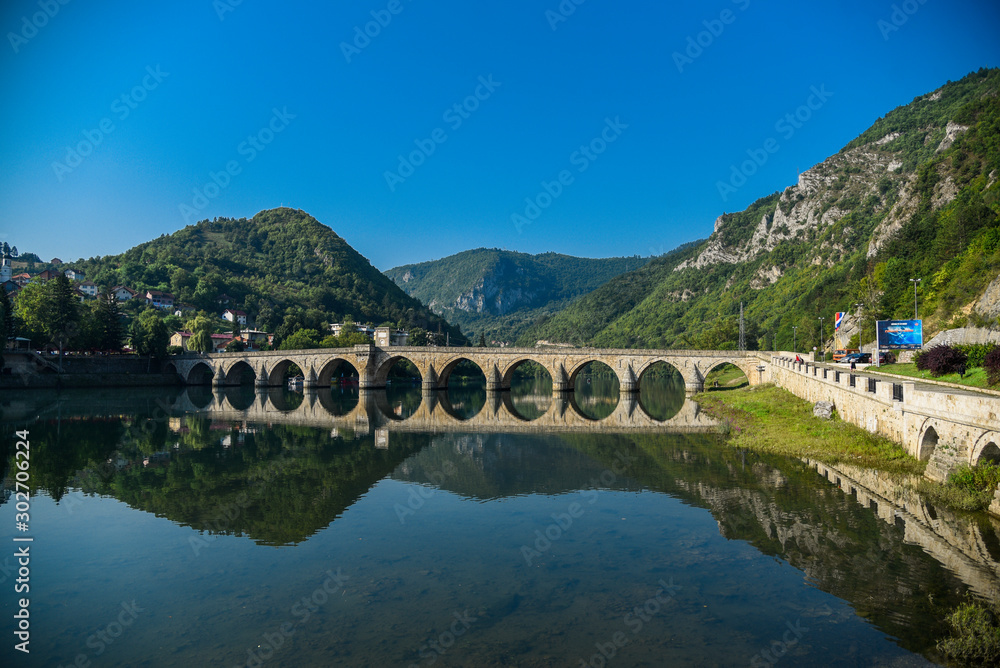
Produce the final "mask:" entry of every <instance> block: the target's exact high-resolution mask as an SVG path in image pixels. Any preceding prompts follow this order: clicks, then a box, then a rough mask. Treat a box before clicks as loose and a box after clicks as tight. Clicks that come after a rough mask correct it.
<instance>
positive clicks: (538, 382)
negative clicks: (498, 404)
mask: <svg viewBox="0 0 1000 668" xmlns="http://www.w3.org/2000/svg"><path fill="white" fill-rule="evenodd" d="M526 366H528V365H527V364H523V365H521V366H520V367H518V369H517V370H515V372H514V374H513V376H512V378H511V381H510V407H511V409H512V410H513V411H514V413H516V414H517V415H518V416H520V417H522V418H524V419H525V420H537V419H538V418H540V417H541V416H543V415H545V412H546V411H548V410H549V408H550V407H551V406H552V377H551V376H549V374H548V372H547V371H545V369H544V368H542V367H541V366H540V365H537V364H536V365H534V366H535V367H537V369H526V370H524V371H523V372H522V369H524V367H526ZM529 371H531V373H529ZM519 372H521V373H519Z"/></svg>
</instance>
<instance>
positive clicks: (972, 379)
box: [865, 363, 1000, 390]
mask: <svg viewBox="0 0 1000 668" xmlns="http://www.w3.org/2000/svg"><path fill="white" fill-rule="evenodd" d="M865 372H866V373H868V372H871V373H879V372H883V373H891V374H894V375H897V376H906V377H908V378H915V379H919V380H939V381H942V382H945V383H955V384H956V385H967V386H968V387H982V388H987V389H994V390H996V389H1000V388H998V387H997V386H996V385H994V386H992V387H991V386H990V385H989V383H987V382H986V369H984V368H982V367H975V368H972V369H969V370H968V371H967V372H966V373H965V375H964V376H960V375H959V374H957V373H949V374H945V375H943V376H932V375H931V372H930V371H920V370H919V369H917V365H916V364H913V363H910V364H883V365H882V367H881V368H876V367H874V366H870V367H868V368H866V369H865Z"/></svg>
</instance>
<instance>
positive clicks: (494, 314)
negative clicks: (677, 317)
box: [385, 248, 648, 341]
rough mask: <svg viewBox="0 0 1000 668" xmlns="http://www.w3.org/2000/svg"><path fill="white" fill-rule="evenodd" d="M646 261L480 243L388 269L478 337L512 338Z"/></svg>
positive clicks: (410, 291) (394, 277)
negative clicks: (531, 252)
mask: <svg viewBox="0 0 1000 668" xmlns="http://www.w3.org/2000/svg"><path fill="white" fill-rule="evenodd" d="M646 262H648V258H641V257H638V256H636V257H619V258H604V259H590V258H579V257H571V256H569V255H560V254H558V253H543V254H541V255H529V254H527V253H516V252H512V251H505V250H500V249H496V248H492V249H490V248H479V249H475V250H470V251H464V252H462V253H457V254H455V255H452V256H449V257H446V258H443V259H440V260H433V261H430V262H422V263H420V264H411V265H405V266H402V267H396V268H394V269H390V270H388V271H387V272H385V273H386V275H387V276H389V277H390V278H391V279H392V280H394V281H395V282H396V284H397V285H399V286H400V287H401V288H403V289H404V290H405V291H406V292H407V294H409V295H411V296H413V297H416V298H418V299H419V300H420V301H421V302H423V303H424V304H426V305H427V306H428V307H429V308H430V309H432V310H433V311H434V312H435V313H437V314H439V315H442V316H444V317H446V318H447V319H448V320H449V321H450V322H453V323H455V324H458V325H460V326H461V327H462V329H463V330H464V331H466V332H471V333H473V334H474V335H475V336H474V338H478V336H479V335H480V334H483V335H485V337H486V339H487V340H490V341H493V340H500V341H513V340H515V339H516V338H517V337H518V335H519V334H520V333H521V331H522V330H523V329H524V328H525V327H527V326H528V325H530V324H531V323H533V322H536V321H537V320H538V319H539V318H544V317H547V316H550V315H552V314H553V313H556V312H558V311H559V310H561V309H562V308H564V307H565V306H566V305H567V304H568V303H569V302H570V301H571V300H572V299H574V298H575V297H578V296H580V295H584V294H586V293H588V292H590V291H592V290H594V289H595V288H597V287H598V286H600V285H602V284H604V283H606V282H607V281H609V280H610V279H612V278H614V277H615V276H618V275H620V274H622V273H625V272H627V271H630V270H635V269H638V268H639V267H642V266H643V265H644V264H646Z"/></svg>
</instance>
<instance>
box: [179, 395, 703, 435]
mask: <svg viewBox="0 0 1000 668" xmlns="http://www.w3.org/2000/svg"><path fill="white" fill-rule="evenodd" d="M199 394H200V395H201V396H200V397H199ZM485 394H486V403H485V404H484V405H483V407H482V409H480V410H479V412H478V413H477V414H476V415H474V416H472V417H470V418H468V419H462V418H461V417H459V416H458V412H457V411H456V409H455V407H453V406H452V405H451V403H450V400H449V398H448V393H447V392H446V391H435V392H422V393H421V395H420V397H421V401H420V406H419V407H418V408H417V409H416V410H415V411H414V412H413V413H412V414H410V415H408V416H404V415H399V414H397V410H396V409H394V408H393V406H392V405H391V404H390V401H389V397H388V395H387V394H386V392H385V391H384V390H362V391H360V392H358V402H357V405H356V406H354V407H353V408H352V409H350V410H347V411H346V412H345V409H344V408H343V407H342V406H338V405H337V404H338V403H339V400H335V398H334V396H333V394H332V393H331V390H329V389H320V390H313V389H308V388H307V389H306V390H305V392H304V393H303V395H302V401H301V403H300V404H299V405H298V406H291V405H289V404H288V402H287V395H286V393H285V392H284V390H283V389H282V388H258V390H257V391H256V392H255V393H254V394H253V396H252V399H251V400H250V401H244V400H241V399H243V397H242V396H240V392H238V391H230V392H227V391H226V389H225V388H216V391H215V392H213V393H209V392H207V391H202V392H199V391H198V389H197V388H189V389H188V390H187V391H186V392H184V393H183V394H181V395H180V397H178V398H177V399H176V401H175V402H174V403H173V404H172V406H171V409H172V410H175V411H180V412H185V413H192V412H197V413H205V414H207V415H209V416H210V417H218V418H221V419H233V420H246V421H251V422H274V421H277V422H281V423H282V424H298V425H303V426H311V427H324V428H331V427H333V428H337V429H350V430H353V431H355V432H360V433H369V432H370V431H371V430H372V429H386V430H390V431H414V432H417V431H419V432H444V431H454V432H468V431H475V432H490V433H496V432H513V433H523V432H576V431H579V432H601V431H607V432H628V431H659V432H672V433H697V432H711V431H714V430H715V429H716V428H717V423H716V422H715V421H714V420H712V419H711V418H709V417H708V416H706V415H703V414H702V413H701V410H700V407H699V405H698V404H697V403H695V402H693V401H690V400H686V401H685V402H684V404H683V405H682V406H681V408H680V410H679V411H678V412H677V413H676V414H675V415H674V416H673V417H671V418H669V419H667V420H657V419H655V418H653V417H651V416H650V415H649V413H648V412H646V409H645V408H644V407H643V406H642V402H641V401H640V399H639V397H638V395H636V394H635V393H630V394H623V395H622V397H621V399H620V401H619V402H618V405H617V406H616V407H615V409H614V411H613V412H612V413H611V414H610V415H608V416H607V417H605V418H603V419H600V420H595V419H593V418H590V417H588V416H587V415H586V414H585V413H584V412H583V411H581V410H580V408H579V406H578V405H577V403H576V400H575V397H574V395H572V394H557V395H554V396H552V397H551V403H550V405H549V406H548V410H546V411H545V412H544V413H543V414H542V415H541V416H540V417H538V418H537V419H534V420H529V419H527V418H525V417H523V416H522V415H521V414H519V413H518V411H517V408H516V407H515V405H514V403H512V400H511V396H510V393H509V392H494V391H487V392H486V393H485Z"/></svg>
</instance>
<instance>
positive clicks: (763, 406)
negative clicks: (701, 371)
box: [694, 385, 926, 475]
mask: <svg viewBox="0 0 1000 668" xmlns="http://www.w3.org/2000/svg"><path fill="white" fill-rule="evenodd" d="M694 399H695V401H697V402H698V403H699V404H700V405H701V410H702V411H703V412H704V413H706V414H708V415H709V416H710V417H712V418H715V419H716V420H719V421H720V422H721V423H722V424H723V430H724V431H727V432H728V434H729V439H728V442H729V443H730V444H731V445H733V446H734V447H737V448H744V449H748V450H753V451H757V452H768V453H774V454H781V455H788V456H793V457H810V458H812V459H816V460H819V461H822V462H825V463H827V464H837V463H848V464H854V465H857V466H864V467H867V468H871V469H878V470H880V471H884V472H886V473H890V474H895V475H921V474H923V471H924V468H925V466H926V463H925V462H921V461H918V460H917V459H915V458H913V457H911V456H910V455H908V454H907V453H906V452H905V451H904V450H903V448H902V447H900V446H899V445H897V444H896V443H893V442H892V441H890V440H889V439H887V438H885V437H882V436H878V435H875V434H870V433H868V432H867V431H865V430H864V429H861V428H860V427H855V426H854V425H852V424H848V423H846V422H843V421H841V420H839V419H837V418H836V417H835V418H834V419H832V420H825V419H822V418H819V417H815V416H814V415H813V414H812V409H813V405H812V404H811V403H809V402H808V401H803V400H802V399H799V398H798V397H796V396H795V395H793V394H791V393H790V392H787V391H786V390H782V389H780V388H778V387H775V386H774V385H758V386H755V387H751V388H746V389H740V390H735V391H731V392H711V393H703V394H699V395H697V396H695V398H694Z"/></svg>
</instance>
